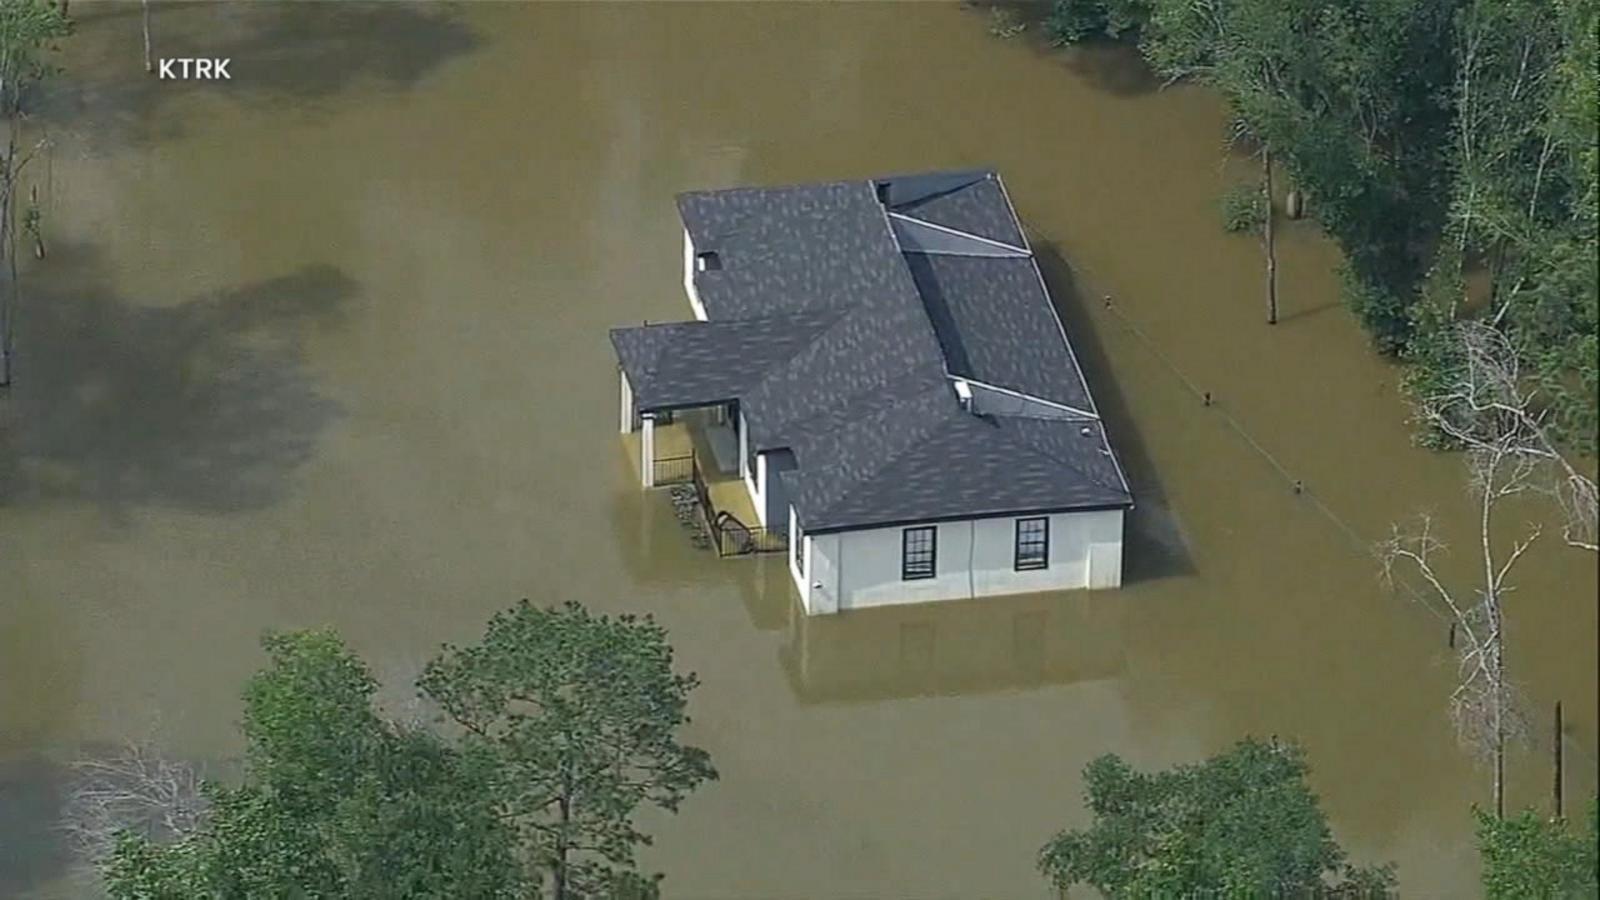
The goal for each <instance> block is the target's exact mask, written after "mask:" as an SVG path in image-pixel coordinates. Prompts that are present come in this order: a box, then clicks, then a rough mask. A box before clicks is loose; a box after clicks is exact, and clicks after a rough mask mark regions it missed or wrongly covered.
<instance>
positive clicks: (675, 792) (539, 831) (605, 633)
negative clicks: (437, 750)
mask: <svg viewBox="0 0 1600 900" xmlns="http://www.w3.org/2000/svg"><path fill="white" fill-rule="evenodd" d="M420 684H421V687H422V690H423V691H424V693H426V694H427V696H428V697H429V698H431V699H432V700H434V701H435V702H437V703H438V704H439V705H440V706H441V707H442V708H443V709H444V710H445V712H446V713H447V714H448V715H449V716H450V718H451V719H452V720H454V721H455V722H456V723H457V724H458V725H460V726H461V728H462V729H463V730H464V732H465V737H464V746H467V747H470V748H472V749H473V750H475V751H476V752H480V753H482V754H484V755H486V756H489V757H491V758H493V759H495V760H496V761H497V764H498V768H497V773H496V778H497V789H496V793H497V794H498V796H499V797H500V800H499V807H500V809H501V811H502V813H503V815H504V816H505V817H506V818H507V819H508V820H509V821H512V822H515V823H516V825H517V827H519V828H520V829H521V834H522V836H523V838H524V839H525V841H526V843H527V846H528V847H529V850H530V852H531V853H533V854H534V857H535V858H536V860H537V861H538V864H539V865H540V866H541V867H542V868H545V869H548V870H549V872H550V873H551V881H552V884H553V887H552V892H553V893H554V895H555V896H556V897H558V898H562V897H566V896H569V895H570V896H575V897H587V896H597V895H603V896H611V895H614V894H618V893H635V894H636V893H648V892H649V891H650V885H651V884H652V883H653V881H654V878H652V877H650V876H645V875H641V874H640V873H638V872H637V871H636V868H635V862H634V849H635V848H636V847H637V846H638V845H641V844H648V843H649V842H650V838H649V836H648V835H646V834H644V833H642V832H640V831H639V830H637V829H636V828H635V827H634V826H633V824H632V816H633V814H634V812H635V811H636V810H637V809H638V808H639V807H640V806H641V805H643V804H646V803H649V804H653V805H655V806H658V807H661V808H663V809H667V810H672V811H676V810H677V808H678V805H679V803H681V802H682V801H683V799H684V797H686V796H687V795H688V793H689V792H690V791H692V790H693V789H694V788H695V787H696V786H698V785H699V784H700V783H701V782H702V781H705V780H707V779H714V778H716V777H717V773H716V770H715V769H714V768H713V767H712V765H711V761H710V758H709V756H707V754H706V752H705V751H704V750H701V749H699V748H696V747H691V746H686V745H684V744H682V743H679V741H678V738H677V732H678V730H679V728H681V727H682V726H683V725H686V724H687V723H688V721H689V718H688V716H687V714H686V712H685V709H686V706H687V703H688V695H689V692H690V691H691V690H693V689H694V687H695V686H696V685H697V684H698V681H697V679H696V678H695V677H694V676H693V675H680V674H677V673H675V672H674V671H673V669H672V647H671V646H670V645H669V644H668V643H667V640H666V633H665V631H664V630H663V629H662V628H661V627H660V626H659V625H657V624H655V623H654V622H653V621H651V620H650V619H648V618H646V619H637V618H635V617H633V616H621V617H619V618H615V619H613V618H608V617H604V616H594V615H591V614H590V613H589V612H588V611H587V610H585V609H584V608H583V607H582V606H579V605H577V604H575V603H568V604H565V605H563V606H561V607H558V608H555V609H543V608H540V607H537V606H534V605H533V604H531V603H528V602H527V601H523V602H522V603H520V604H518V605H517V606H516V607H514V608H512V609H511V610H508V611H506V612H502V613H500V614H498V615H496V616H495V617H494V618H493V619H491V620H490V622H489V626H488V629H487V630H486V631H485V633H484V637H483V641H482V642H481V643H480V644H478V645H476V646H473V647H466V648H456V647H447V648H446V649H445V652H444V654H443V655H441V656H440V657H439V658H438V659H436V660H434V661H433V662H432V663H430V664H429V665H428V667H427V670H426V671H425V672H424V673H423V676H422V680H421V682H420Z"/></svg>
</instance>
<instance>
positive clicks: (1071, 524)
mask: <svg viewBox="0 0 1600 900" xmlns="http://www.w3.org/2000/svg"><path fill="white" fill-rule="evenodd" d="M1017 518H1019V517H1001V518H990V519H975V520H963V521H956V522H940V523H937V524H935V525H933V526H932V527H934V528H935V529H936V548H937V549H936V551H935V558H934V576H933V577H932V578H916V579H903V578H901V550H902V539H903V534H904V531H905V529H904V528H898V527H896V528H871V529H863V530H860V531H843V532H834V533H831V534H816V535H807V536H806V542H805V543H806V546H805V547H804V549H803V550H802V554H803V559H804V561H805V566H806V569H805V573H804V574H805V577H804V578H803V579H802V577H801V571H800V569H799V567H798V565H797V563H796V562H791V566H790V569H791V572H792V573H793V574H794V576H795V580H796V586H797V587H798V588H799V589H800V595H801V598H802V600H803V601H804V605H805V608H806V611H807V612H808V613H811V614H813V615H820V614H827V613H833V612H839V611H841V610H846V609H860V608H864V607H869V606H887V605H890V604H896V603H926V602H931V601H935V600H954V599H961V598H972V597H990V596H997V595H1002V594H1023V593H1034V592H1039V591H1059V590H1072V589H1077V588H1112V587H1118V586H1119V585H1121V583H1122V520H1123V511H1122V510H1120V509H1112V510H1093V511H1087V512H1071V513H1057V514H1054V515H1051V516H1049V517H1048V518H1049V520H1050V539H1049V547H1050V552H1049V565H1048V566H1047V567H1046V568H1043V569H1031V570H1024V571H1017V569H1016V565H1015V564H1016V523H1017ZM1020 518H1034V517H1028V516H1023V517H1020Z"/></svg>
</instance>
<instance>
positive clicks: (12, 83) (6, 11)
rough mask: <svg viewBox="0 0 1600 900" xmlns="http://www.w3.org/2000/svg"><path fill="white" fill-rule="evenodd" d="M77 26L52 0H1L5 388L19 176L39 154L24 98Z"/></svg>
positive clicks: (0, 319) (17, 291) (1, 381)
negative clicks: (26, 139)
mask: <svg viewBox="0 0 1600 900" xmlns="http://www.w3.org/2000/svg"><path fill="white" fill-rule="evenodd" d="M70 29H71V23H70V22H68V20H67V17H66V14H65V12H64V11H63V10H62V9H60V8H59V7H57V6H56V5H55V4H54V3H51V2H48V0H0V117H4V119H5V122H6V145H5V149H4V151H3V152H4V155H3V156H0V259H3V260H4V261H5V264H6V266H7V267H8V274H9V276H10V277H9V279H8V283H7V284H6V285H5V287H4V288H0V387H3V386H5V385H8V384H10V383H11V364H12V361H11V357H12V348H13V333H12V322H13V319H14V311H15V307H16V304H17V303H18V301H19V299H20V295H21V288H20V286H19V281H18V278H17V232H18V230H19V228H18V225H17V214H18V210H17V188H18V184H17V179H18V178H19V177H21V174H22V171H23V169H24V168H26V167H27V165H28V162H29V161H30V160H31V159H32V158H33V156H34V154H35V153H36V152H37V151H38V150H39V149H40V148H41V147H43V146H44V142H43V141H39V142H36V143H35V144H34V146H32V147H30V148H28V149H27V150H23V149H22V144H23V138H22V130H23V101H24V100H25V99H26V98H27V96H28V94H29V92H30V91H31V90H32V89H33V87H34V86H35V85H37V84H38V83H39V81H40V80H41V79H43V78H44V77H45V76H46V75H47V74H49V73H50V71H51V70H50V67H49V66H47V65H46V64H45V55H46V53H47V52H48V51H49V50H51V49H53V47H54V41H55V40H56V39H57V38H60V37H63V36H65V35H66V34H67V32H68V31H69V30H70Z"/></svg>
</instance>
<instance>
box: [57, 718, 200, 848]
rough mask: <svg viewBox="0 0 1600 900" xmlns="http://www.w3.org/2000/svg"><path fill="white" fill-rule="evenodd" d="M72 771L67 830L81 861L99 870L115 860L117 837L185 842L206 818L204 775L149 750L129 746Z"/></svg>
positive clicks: (64, 820)
mask: <svg viewBox="0 0 1600 900" xmlns="http://www.w3.org/2000/svg"><path fill="white" fill-rule="evenodd" d="M71 769H72V773H73V779H72V787H71V789H70V791H69V792H68V796H67V804H66V813H65V815H64V816H63V818H62V828H63V829H64V830H65V831H66V834H67V838H68V841H69V842H70V843H71V844H72V846H73V848H74V849H75V850H76V851H77V853H78V854H79V857H80V858H81V859H83V860H84V861H85V862H88V863H90V864H91V865H94V866H96V867H98V866H99V865H100V864H101V863H103V862H105V861H106V860H107V859H108V858H109V857H110V854H111V851H112V850H113V849H115V846H116V840H117V834H118V832H121V831H130V832H133V833H136V834H141V835H144V836H146V837H149V838H152V839H156V840H170V839H176V838H181V837H183V836H185V835H188V834H190V833H191V832H193V831H194V830H195V829H196V828H197V827H198V826H199V825H200V821H201V817H202V816H203V815H204V814H205V799H204V795H203V794H202V793H201V790H200V784H201V780H202V779H201V773H200V771H199V770H198V769H196V768H195V767H194V766H191V765H189V764H187V763H182V762H173V761H171V760H168V759H164V758H162V757H161V756H160V755H159V754H157V753H155V752H153V751H152V750H151V748H150V747H148V746H146V745H144V744H139V743H132V742H130V743H128V744H126V745H124V746H123V747H121V748H119V749H118V750H117V751H116V752H114V753H112V754H111V755H109V756H106V757H91V758H85V759H81V760H79V761H77V762H75V763H73V764H72V765H71Z"/></svg>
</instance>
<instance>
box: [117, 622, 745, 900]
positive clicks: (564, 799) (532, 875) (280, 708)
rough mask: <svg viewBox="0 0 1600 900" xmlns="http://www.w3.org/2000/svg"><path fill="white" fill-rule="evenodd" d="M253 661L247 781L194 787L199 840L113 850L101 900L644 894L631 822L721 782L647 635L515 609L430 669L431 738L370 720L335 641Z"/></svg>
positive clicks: (668, 664) (246, 727)
mask: <svg viewBox="0 0 1600 900" xmlns="http://www.w3.org/2000/svg"><path fill="white" fill-rule="evenodd" d="M263 643H264V646H265V648H266V650H267V655H268V665H267V667H266V668H265V669H264V670H263V671H261V672H260V673H258V674H257V675H255V676H254V677H253V678H251V679H250V682H249V684H248V686H247V687H246V689H245V694H244V699H245V703H244V718H243V731H244V736H245V739H246V742H247V751H246V756H245V766H244V773H243V778H242V781H241V783H239V784H238V785H237V786H231V787H230V786H225V785H221V784H209V783H208V784H207V785H206V786H205V798H206V810H205V812H204V814H203V815H202V816H201V817H200V824H199V825H198V826H196V827H195V828H194V829H193V830H192V831H190V832H188V833H186V834H181V835H178V836H176V838H175V839H167V840H161V839H154V838H152V837H151V836H149V835H145V834H140V833H135V832H125V833H123V834H121V835H120V836H119V838H118V841H117V845H116V848H115V850H114V851H113V852H112V854H111V857H110V859H109V860H108V861H107V863H106V865H105V882H106V886H107V888H108V891H109V893H110V894H111V896H112V897H113V898H115V900H178V898H185V900H186V898H192V897H216V898H255V897H349V898H374V900H377V898H408V897H415V898H423V897H428V898H433V897H474V898H486V900H492V898H496V897H506V898H510V897H537V896H551V897H555V898H558V900H576V898H602V897H603V898H607V900H612V898H619V897H648V896H653V895H654V894H655V893H656V890H657V888H656V885H657V881H658V880H659V877H660V876H653V877H652V876H647V875H644V874H642V873H639V872H638V871H637V870H636V867H635V864H634V848H635V847H636V846H637V845H639V844H642V843H648V842H649V837H648V836H647V835H645V834H644V833H642V832H640V831H639V830H638V829H637V828H635V827H634V826H633V824H632V816H633V814H634V812H635V811H636V810H637V808H638V807H639V806H640V805H642V804H644V803H652V804H655V805H657V806H661V807H664V808H667V809H676V808H677V806H678V804H679V803H680V802H682V800H683V799H684V798H685V797H686V796H687V795H688V793H689V792H690V791H692V790H693V789H694V788H695V787H696V786H697V785H698V784H699V783H700V782H702V781H704V780H706V779H708V778H715V777H716V772H715V770H714V769H713V768H712V766H711V762H710V759H709V757H708V756H707V754H706V753H705V751H703V750H700V749H697V748H694V747H689V746H685V745H683V744H681V743H679V742H678V740H677V737H676V732H677V730H678V729H679V728H680V727H681V726H683V725H685V724H686V723H687V722H688V716H687V715H686V713H685V707H686V704H687V700H688V693H689V691H691V690H692V689H693V688H694V687H695V685H696V684H697V682H696V680H695V677H694V676H693V675H682V674H678V673H675V672H674V671H673V670H672V649H671V647H670V645H669V644H668V643H667V640H666V632H665V631H664V630H663V629H662V628H661V627H660V626H658V625H656V624H654V623H653V622H651V621H649V620H648V619H644V620H640V619H635V618H633V617H629V616H624V617H621V618H615V619H613V618H608V617H605V616H595V615H591V614H590V613H589V612H588V611H586V610H585V609H584V608H583V607H581V606H579V605H577V604H573V603H568V604H566V605H564V606H561V607H559V608H556V609H541V608H539V607H536V606H534V605H532V604H530V603H528V602H527V601H523V602H522V603H521V604H519V605H518V606H517V607H515V608H514V609H512V610H510V611H507V612H504V613H501V614H500V615H497V616H495V617H494V618H493V619H492V620H491V621H490V623H489V627H488V630H487V632H486V633H485V635H484V639H483V641H482V643H480V644H478V645H476V646H472V647H467V648H464V649H462V648H456V647H446V648H445V650H444V651H443V653H442V655H441V656H439V657H438V658H437V659H435V660H434V661H433V662H431V663H430V664H429V665H428V666H427V668H426V670H425V673H424V675H423V677H422V679H421V680H420V682H419V687H420V688H421V689H422V690H423V691H424V692H425V694H426V695H427V696H428V697H430V698H432V699H433V700H435V701H437V702H438V703H439V704H440V706H442V707H443V708H444V710H445V711H446V713H448V715H449V718H450V721H451V722H453V723H454V725H450V724H446V725H445V727H443V728H430V727H427V726H425V725H423V724H414V725H412V724H401V723H397V722H395V721H392V720H390V719H387V718H385V717H384V716H383V715H381V714H380V713H379V712H378V710H377V709H376V708H375V706H374V703H373V695H374V693H375V691H376V690H377V682H376V681H375V680H374V679H373V677H372V675H371V673H370V672H369V671H368V669H367V667H366V666H365V665H364V664H363V663H362V662H361V660H360V659H358V658H357V657H356V656H355V655H354V654H353V653H351V651H350V650H349V649H348V648H346V647H345V646H344V644H343V643H342V642H341V641H340V640H339V638H338V636H337V635H335V634H334V633H333V632H331V631H302V632H294V633H288V634H275V635H269V636H268V637H267V638H266V639H265V640H264V642H263ZM457 726H459V727H457Z"/></svg>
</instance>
